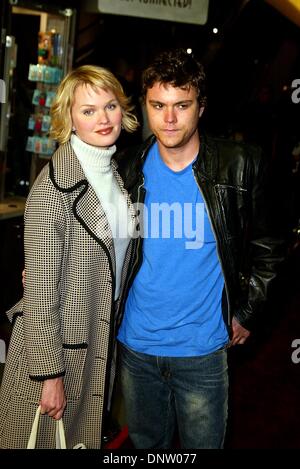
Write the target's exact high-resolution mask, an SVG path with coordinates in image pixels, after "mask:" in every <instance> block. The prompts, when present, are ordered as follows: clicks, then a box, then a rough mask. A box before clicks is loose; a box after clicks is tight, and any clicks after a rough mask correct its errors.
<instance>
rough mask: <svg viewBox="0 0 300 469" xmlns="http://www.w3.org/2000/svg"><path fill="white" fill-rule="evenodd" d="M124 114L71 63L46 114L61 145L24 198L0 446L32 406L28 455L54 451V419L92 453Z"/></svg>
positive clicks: (116, 289)
mask: <svg viewBox="0 0 300 469" xmlns="http://www.w3.org/2000/svg"><path fill="white" fill-rule="evenodd" d="M130 111H131V107H130V105H129V101H128V99H127V97H126V96H125V95H124V92H123V89H122V87H121V85H120V83H119V82H118V81H117V79H116V78H115V77H114V75H113V74H112V73H111V72H109V71H108V70H106V69H104V68H100V67H95V66H82V67H79V68H78V69H76V70H73V71H71V72H70V73H69V74H68V75H67V76H66V77H65V78H64V80H63V81H62V83H61V84H60V86H59V88H58V91H57V95H56V99H55V101H54V103H53V106H52V109H51V117H52V136H53V137H54V138H56V139H57V141H58V142H59V144H60V146H59V148H58V150H57V151H56V152H55V154H54V155H53V157H52V160H51V161H50V163H49V164H48V165H47V166H45V167H44V168H43V170H42V171H41V173H40V175H39V176H38V178H37V180H36V181H35V184H34V186H33V188H32V190H31V192H30V194H29V197H28V200H27V204H26V210H25V232H24V242H25V269H26V282H25V289H24V297H23V300H21V301H20V302H19V303H18V304H17V305H16V306H14V307H13V308H12V309H11V310H10V311H9V312H8V316H9V318H10V320H12V321H14V327H13V332H12V336H11V341H10V347H9V351H8V356H7V362H6V366H5V372H4V376H3V381H2V387H1V393H0V447H1V448H26V445H27V441H28V437H29V433H30V428H31V426H32V422H33V419H34V415H35V411H36V408H37V406H38V404H40V405H41V411H42V413H43V414H44V415H43V416H42V417H41V421H40V427H39V436H38V440H37V447H39V448H54V447H55V420H57V419H59V418H61V417H62V415H63V416H64V425H65V431H66V440H67V445H68V447H69V448H72V447H73V446H74V445H76V444H79V443H83V444H84V445H85V446H86V447H87V448H100V447H101V425H102V416H103V414H104V412H105V411H106V409H107V406H108V403H109V399H110V390H111V388H112V382H113V377H114V366H113V352H114V326H115V323H114V321H115V314H114V313H115V310H116V300H117V299H118V298H119V296H120V292H121V291H122V278H125V275H126V269H127V267H128V260H129V257H130V248H131V245H130V236H131V235H132V234H133V230H134V220H135V213H134V209H133V206H132V205H131V203H130V200H129V197H128V194H127V192H126V191H125V189H124V187H123V182H122V180H121V178H120V176H119V174H118V172H117V171H116V167H115V164H114V163H113V162H111V157H112V155H113V153H114V152H115V150H116V147H115V145H114V144H115V142H116V140H117V138H118V137H119V135H120V132H121V128H122V127H123V128H124V129H125V130H127V131H129V132H132V131H134V130H135V129H136V127H137V125H138V123H137V121H136V118H135V117H134V115H133V114H132V113H131V112H130ZM123 266H124V267H123ZM49 417H50V418H49Z"/></svg>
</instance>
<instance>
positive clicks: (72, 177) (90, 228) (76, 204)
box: [50, 142, 136, 271]
mask: <svg viewBox="0 0 300 469" xmlns="http://www.w3.org/2000/svg"><path fill="white" fill-rule="evenodd" d="M116 166H117V165H116V163H115V162H114V161H112V170H113V173H114V175H115V177H116V179H117V182H118V184H119V186H120V189H121V191H122V193H123V194H124V196H125V198H126V202H127V206H128V208H129V212H130V215H131V217H132V218H133V219H135V218H136V214H135V210H134V207H133V205H132V203H131V201H130V198H129V196H128V193H127V192H126V191H125V189H124V184H123V181H122V179H121V178H120V176H119V174H118V172H117V171H116ZM50 179H51V181H52V183H53V185H54V186H55V187H56V189H57V190H59V191H60V192H63V193H71V192H75V191H76V192H78V191H79V192H78V194H77V195H76V197H75V198H74V200H73V202H72V211H73V214H74V216H75V218H76V219H77V220H78V221H79V223H80V224H81V225H82V226H83V228H84V229H85V230H86V231H87V232H88V233H89V234H90V236H91V237H92V238H94V239H95V240H96V241H97V243H99V244H101V245H102V247H103V248H104V250H105V251H106V253H107V255H108V257H109V259H110V261H111V268H112V270H113V271H114V270H115V252H114V243H113V236H112V233H111V231H110V229H109V225H108V223H107V218H106V215H105V212H104V210H103V208H102V206H101V203H100V202H99V200H98V197H97V195H96V193H95V191H94V189H93V188H92V186H91V185H90V184H89V183H88V181H87V179H86V176H85V174H84V172H83V169H82V167H81V165H80V162H79V160H78V158H77V157H76V155H75V153H74V150H73V148H72V146H71V144H70V142H67V143H65V144H64V145H61V146H60V147H59V148H58V149H57V150H56V152H55V153H54V155H53V157H52V160H51V161H50Z"/></svg>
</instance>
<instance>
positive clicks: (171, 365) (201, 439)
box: [121, 344, 228, 449]
mask: <svg viewBox="0 0 300 469" xmlns="http://www.w3.org/2000/svg"><path fill="white" fill-rule="evenodd" d="M121 382H122V390H123V396H124V401H125V410H126V414H127V422H128V429H129V435H130V438H131V440H132V442H133V444H134V446H135V447H136V448H142V449H150V448H152V449H154V448H164V449H166V448H172V440H173V436H174V430H175V428H176V422H177V427H178V432H179V438H180V446H181V448H194V449H198V448H199V449H200V448H222V447H223V443H224V437H225V431H226V423H227V407H228V406H227V404H228V373H227V350H226V349H220V350H218V351H216V352H214V353H211V354H209V355H205V356H198V357H184V358H178V357H157V356H152V355H146V354H144V353H139V352H135V351H133V350H130V349H129V348H127V347H125V346H124V345H123V344H121Z"/></svg>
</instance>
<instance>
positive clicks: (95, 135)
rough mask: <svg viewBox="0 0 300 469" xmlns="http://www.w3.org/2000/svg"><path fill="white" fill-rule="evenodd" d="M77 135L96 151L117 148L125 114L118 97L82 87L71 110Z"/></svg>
mask: <svg viewBox="0 0 300 469" xmlns="http://www.w3.org/2000/svg"><path fill="white" fill-rule="evenodd" d="M71 117H72V124H73V130H74V129H75V133H76V135H77V136H78V137H79V138H80V139H81V140H83V141H84V142H86V143H88V144H89V145H94V146H96V147H109V146H111V145H113V144H114V143H115V142H116V140H117V138H118V137H119V135H120V132H121V124H122V110H121V106H120V104H119V102H118V100H117V98H116V96H115V95H114V94H113V93H112V92H111V91H109V90H107V91H105V90H103V89H102V88H97V91H95V90H94V89H93V88H92V87H91V86H90V85H79V86H78V87H77V88H76V90H75V93H74V101H73V106H72V108H71Z"/></svg>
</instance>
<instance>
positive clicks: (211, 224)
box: [193, 167, 231, 327]
mask: <svg viewBox="0 0 300 469" xmlns="http://www.w3.org/2000/svg"><path fill="white" fill-rule="evenodd" d="M193 174H194V179H195V181H196V184H197V187H198V189H199V191H200V194H201V195H202V198H203V200H204V202H205V204H206V208H207V214H208V218H209V221H210V226H211V228H212V231H213V233H214V236H215V239H216V241H217V239H218V237H217V235H216V230H215V227H214V224H213V223H212V219H211V215H210V208H209V206H208V203H207V200H206V199H205V197H204V194H203V191H202V189H201V187H200V184H199V183H198V180H197V177H196V175H195V168H194V167H193ZM216 245H217V254H218V259H219V262H220V266H221V269H222V273H223V278H224V286H225V291H226V297H227V306H228V311H227V324H228V326H229V327H230V326H231V321H230V303H229V295H228V287H227V283H226V277H225V273H224V268H223V264H222V261H221V256H220V252H219V245H218V243H217V242H216Z"/></svg>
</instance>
